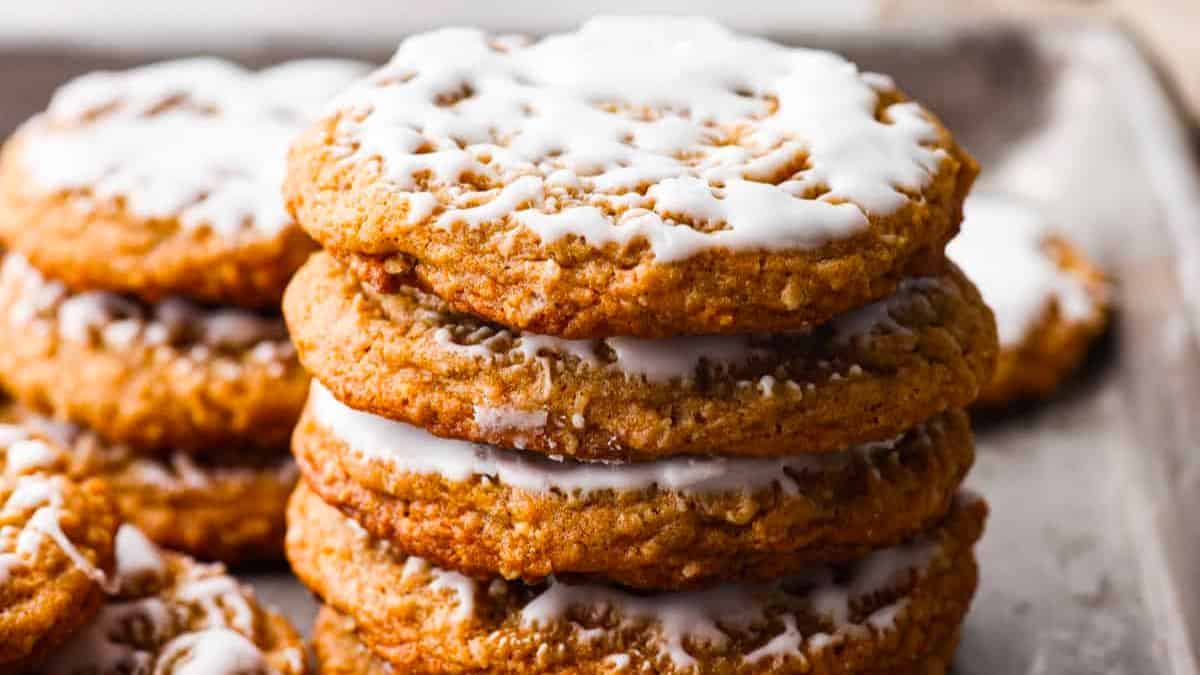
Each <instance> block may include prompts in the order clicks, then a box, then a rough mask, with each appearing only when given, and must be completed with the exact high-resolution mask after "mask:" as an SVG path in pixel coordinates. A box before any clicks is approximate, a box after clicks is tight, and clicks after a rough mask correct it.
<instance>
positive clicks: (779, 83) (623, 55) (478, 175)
mask: <svg viewBox="0 0 1200 675" xmlns="http://www.w3.org/2000/svg"><path fill="white" fill-rule="evenodd" d="M334 110H335V111H334V112H333V113H331V114H330V115H328V116H327V117H325V118H324V119H323V120H321V121H319V122H318V123H317V124H315V125H314V126H312V127H311V128H310V129H309V130H308V131H307V132H305V134H304V135H303V136H301V137H300V138H299V139H298V140H297V141H296V142H295V143H294V144H293V146H292V149H291V152H290V155H289V163H288V175H287V182H286V185H285V194H286V197H287V203H288V207H289V208H290V209H291V211H292V213H293V214H295V215H296V218H297V220H298V221H299V222H300V224H301V225H302V226H303V227H304V228H305V229H306V230H307V231H308V232H309V233H310V234H312V235H313V236H314V237H315V238H316V239H317V240H318V241H319V242H320V243H321V244H322V245H323V246H324V247H325V248H326V249H328V250H330V251H333V252H335V253H338V254H339V255H340V256H343V257H352V258H354V259H355V260H356V263H355V264H356V265H357V266H359V267H361V268H362V269H363V274H362V276H364V277H366V278H369V279H370V280H372V281H373V282H375V283H377V284H379V285H381V286H387V285H389V284H391V283H395V282H400V283H406V284H410V285H416V286H420V287H423V288H425V289H427V290H432V291H433V292H435V293H436V294H438V295H440V296H441V297H443V298H445V299H446V300H447V301H448V302H450V303H451V304H452V305H453V306H454V307H456V308H457V309H459V310H463V311H469V312H473V313H475V314H478V315H481V316H484V317H487V318H488V319H491V320H494V321H496V322H498V323H503V324H505V325H508V326H513V327H516V328H520V329H524V330H531V331H535V332H539V333H545V334H551V335H557V336H562V337H568V338H584V337H605V336H615V335H636V336H641V337H662V336H666V335H674V334H680V333H684V334H712V333H726V334H729V333H747V332H755V331H778V330H783V329H794V328H799V327H804V326H808V325H813V324H815V323H819V322H821V321H824V320H826V319H828V318H830V317H832V316H834V315H835V314H838V313H841V312H843V311H846V310H848V309H850V308H853V307H856V306H858V305H862V304H865V303H867V302H869V301H871V300H875V299H878V298H880V297H882V296H885V295H887V294H888V293H890V292H891V291H892V290H893V289H894V287H895V285H896V284H897V283H898V282H899V281H900V279H902V278H904V277H905V276H911V275H912V274H917V273H921V272H922V271H924V270H925V269H926V268H927V266H928V265H929V264H930V262H931V261H933V260H936V258H938V257H940V255H941V251H942V248H943V247H944V245H945V243H946V241H948V240H949V239H950V237H952V236H953V235H954V233H955V232H956V231H957V229H958V224H959V221H960V219H961V205H962V200H963V198H964V196H965V194H966V192H967V190H968V188H969V186H970V184H971V182H972V181H973V179H974V176H975V173H976V167H975V164H974V162H973V161H972V160H971V159H970V158H969V157H968V156H967V155H966V154H965V153H964V152H963V151H961V150H960V149H959V148H958V147H957V146H956V145H955V143H954V141H953V139H952V138H951V136H950V134H949V132H948V131H946V130H945V129H944V128H943V127H942V126H941V125H940V124H939V123H938V122H937V121H936V120H935V119H934V118H933V117H932V115H930V114H929V113H928V112H927V111H925V110H924V109H923V108H922V107H920V106H919V105H918V104H916V103H913V102H909V101H906V100H905V99H904V96H903V95H902V94H901V93H900V92H898V91H897V90H896V89H895V88H894V86H893V85H892V83H891V82H890V81H889V80H888V79H887V78H885V77H882V76H878V75H873V74H864V73H860V72H859V71H858V69H857V68H856V67H855V66H854V65H853V64H851V63H849V62H847V61H845V60H844V59H842V58H840V57H838V56H836V55H833V54H830V53H828V52H821V51H814V50H805V49H791V48H786V47H783V46H781V45H777V44H775V43H771V42H767V41H765V40H760V39H756V38H750V37H744V36H739V35H736V34H733V33H730V32H728V31H726V30H724V29H722V28H721V27H719V26H717V25H715V24H712V23H709V22H706V21H702V20H695V19H646V18H641V19H636V18H625V19H621V18H600V19H595V20H592V21H589V22H588V23H587V24H585V25H584V26H583V27H582V28H581V29H580V30H579V31H577V32H574V33H568V34H560V35H554V36H550V37H547V38H545V39H543V40H540V41H536V42H525V41H521V40H519V39H512V38H497V37H492V36H488V35H486V34H484V33H481V32H479V31H475V30H469V29H447V30H441V31H436V32H433V33H427V34H423V35H418V36H415V37H413V38H410V39H408V40H406V41H405V42H403V43H402V44H401V45H400V48H399V50H398V51H397V52H396V54H395V56H394V57H393V58H392V60H391V62H390V63H389V64H388V65H386V66H385V67H383V68H382V69H380V70H379V71H376V72H375V73H374V74H373V75H372V76H370V77H369V78H368V79H367V80H366V81H364V82H361V83H359V84H358V85H355V86H354V87H353V88H351V89H350V90H348V91H347V92H346V93H345V94H344V95H343V96H340V97H339V98H338V99H337V102H336V104H335V106H334Z"/></svg>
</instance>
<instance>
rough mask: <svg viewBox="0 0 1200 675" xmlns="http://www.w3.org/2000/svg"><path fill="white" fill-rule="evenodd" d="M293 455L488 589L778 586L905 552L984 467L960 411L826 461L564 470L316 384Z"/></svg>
mask: <svg viewBox="0 0 1200 675" xmlns="http://www.w3.org/2000/svg"><path fill="white" fill-rule="evenodd" d="M292 447H293V451H294V452H295V454H296V457H297V460H298V461H299V463H300V466H301V467H302V469H303V471H304V475H305V480H306V483H307V485H308V486H309V487H310V488H311V489H312V490H313V491H315V492H316V493H318V494H319V495H321V497H322V498H323V499H324V500H325V501H326V502H328V503H330V504H332V505H335V506H337V507H339V508H340V509H341V510H342V511H343V512H345V513H346V514H347V515H350V516H352V517H353V518H354V519H355V520H356V521H358V522H359V523H361V524H362V526H363V527H364V528H366V529H367V530H368V531H370V532H371V533H373V534H374V535H376V536H378V537H380V538H381V539H384V540H387V541H389V542H391V543H392V544H393V546H394V547H395V548H396V549H397V550H398V551H403V552H404V553H408V554H411V555H417V556H421V557H423V558H426V559H428V560H429V561H430V562H431V563H432V564H435V565H439V566H442V567H447V568H450V569H455V570H458V571H460V572H464V573H466V574H468V575H470V576H474V577H477V578H492V577H495V576H503V577H506V578H520V579H524V580H525V581H530V582H534V581H540V580H542V579H544V578H545V577H547V576H549V575H552V574H553V575H564V574H575V575H589V576H595V577H602V578H604V579H608V580H612V581H615V582H617V583H620V584H623V585H626V586H635V587H640V588H654V589H676V588H694V587H698V586H702V585H705V584H711V583H713V582H715V581H720V580H727V579H739V580H765V579H772V578H774V577H778V576H783V575H786V574H790V573H793V572H795V571H797V570H799V569H802V568H803V567H804V566H805V564H807V563H811V562H814V561H819V562H826V561H843V560H850V559H853V558H857V557H861V556H863V555H866V554H867V553H869V552H870V551H872V550H874V549H878V548H883V547H886V546H891V545H894V544H897V543H900V542H901V541H904V540H906V539H908V538H910V537H912V536H913V535H915V534H916V533H917V532H919V531H921V530H923V529H925V528H926V527H928V526H929V524H931V523H933V522H936V521H937V520H940V519H941V518H942V516H943V515H945V512H946V509H948V508H949V506H950V502H951V500H952V499H953V497H954V494H955V493H956V492H957V490H958V486H959V484H960V483H961V482H962V479H963V477H964V476H965V475H966V472H967V470H968V469H969V468H970V467H971V463H972V460H973V458H974V452H973V445H972V441H971V430H970V424H969V422H968V420H967V418H966V415H965V414H964V413H962V412H961V411H955V412H953V413H946V414H944V415H941V416H938V417H935V418H933V419H932V420H930V421H928V422H926V423H925V424H923V425H921V426H919V427H917V428H915V429H913V430H910V431H909V432H907V433H905V434H902V435H900V436H898V437H897V438H895V439H893V440H892V441H890V442H881V443H875V444H869V445H864V446H859V447H856V448H853V449H849V450H843V451H841V452H836V453H827V454H823V455H815V456H813V455H808V456H799V457H794V458H786V459H752V458H747V459H728V458H722V457H697V458H691V457H686V458H673V459H661V460H655V461H650V462H638V463H632V464H614V463H600V462H580V461H577V460H572V459H563V460H561V461H555V460H552V459H548V458H546V457H544V456H541V455H537V454H534V453H529V452H524V451H520V450H507V449H501V448H494V447H487V446H479V445H474V444H471V443H467V442H464V441H455V440H448V439H442V438H437V437H436V436H433V435H431V434H429V433H428V432H426V431H423V430H421V429H419V428H417V427H413V426H409V425H407V424H404V423H402V422H393V421H390V420H387V419H384V418H381V417H376V416H373V415H370V414H368V413H360V412H357V411H354V410H352V409H350V408H348V407H346V406H345V405H344V404H342V403H339V402H338V401H337V400H336V399H334V398H333V396H332V395H330V394H329V392H328V391H326V390H325V389H323V388H322V387H320V385H314V389H313V393H312V396H311V398H310V400H309V406H308V409H307V411H306V413H305V415H304V417H302V418H301V422H300V426H299V427H297V430H296V433H295V435H294V437H293V446H292Z"/></svg>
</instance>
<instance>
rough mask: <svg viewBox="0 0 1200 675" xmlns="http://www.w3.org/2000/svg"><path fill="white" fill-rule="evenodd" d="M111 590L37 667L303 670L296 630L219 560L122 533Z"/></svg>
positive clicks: (175, 673)
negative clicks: (199, 559)
mask: <svg viewBox="0 0 1200 675" xmlns="http://www.w3.org/2000/svg"><path fill="white" fill-rule="evenodd" d="M116 539H117V544H116V546H117V563H116V573H115V575H114V577H113V587H112V589H111V592H112V595H111V597H110V598H109V600H108V601H107V602H106V604H105V605H104V606H103V607H102V608H101V609H100V612H99V614H98V615H97V616H96V617H95V618H94V619H93V620H92V621H91V622H90V623H89V624H88V625H86V626H85V627H84V628H83V629H81V630H80V631H79V632H78V633H77V634H76V635H75V636H74V637H72V638H71V640H70V641H68V642H67V643H66V644H65V645H64V646H63V647H62V648H61V649H60V650H58V651H57V652H56V653H55V654H54V655H53V656H52V657H51V658H50V659H49V660H48V661H47V662H46V663H44V664H43V665H42V666H41V668H40V669H39V671H38V672H41V673H45V674H46V675H84V674H85V673H86V674H87V675H120V674H121V673H150V672H154V673H156V674H162V675H304V673H307V672H308V670H307V657H306V656H305V652H304V647H303V643H302V642H301V640H300V636H299V635H298V634H297V633H296V632H295V630H294V629H293V628H292V627H291V626H290V625H289V624H288V623H287V622H286V621H285V620H284V619H283V618H282V617H280V616H278V615H276V614H274V613H273V612H269V611H267V610H264V609H262V608H261V607H259V606H258V603H257V601H256V600H255V598H254V594H253V592H252V591H251V590H250V589H249V588H247V587H245V586H242V585H241V584H239V583H238V582H237V581H236V580H235V579H234V578H233V577H230V576H228V575H227V574H225V571H224V569H223V568H222V567H221V566H220V565H201V564H198V563H196V562H194V561H192V560H191V559H189V558H186V557H184V556H180V555H175V554H171V553H164V552H160V551H159V550H158V549H157V548H156V547H155V546H154V545H153V544H152V543H151V542H150V541H149V540H148V539H147V538H146V537H145V535H143V534H142V533H141V532H140V531H139V530H138V529H137V528H135V527H133V526H131V525H122V526H121V529H120V530H119V531H118V532H117V538H116Z"/></svg>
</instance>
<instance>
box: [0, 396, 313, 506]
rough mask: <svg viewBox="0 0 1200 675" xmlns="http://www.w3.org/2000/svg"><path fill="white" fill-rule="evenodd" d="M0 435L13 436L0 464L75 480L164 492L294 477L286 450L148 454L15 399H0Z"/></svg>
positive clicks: (18, 471) (11, 470) (14, 472)
mask: <svg viewBox="0 0 1200 675" xmlns="http://www.w3.org/2000/svg"><path fill="white" fill-rule="evenodd" d="M0 439H12V440H13V442H14V445H13V446H12V447H13V448H16V449H17V450H18V452H13V451H10V452H9V453H8V454H9V457H8V458H7V469H5V466H6V462H5V458H3V457H0V469H5V470H6V471H7V472H8V473H9V474H10V475H14V476H16V475H21V474H26V473H33V472H41V471H46V472H52V473H62V474H65V475H67V476H70V477H72V478H74V479H76V480H79V479H83V478H88V477H93V476H94V477H100V478H103V479H105V480H106V481H107V482H109V484H110V487H112V488H114V489H115V488H116V487H117V486H125V487H128V486H133V485H138V486H148V487H152V488H154V489H156V490H160V491H162V493H164V494H170V493H180V492H183V491H186V490H205V489H210V488H217V487H219V486H229V485H235V484H239V483H243V484H244V483H248V482H251V481H255V480H262V479H268V478H272V477H273V478H274V479H275V480H276V482H278V483H279V484H280V485H291V484H293V483H295V480H296V477H297V474H298V470H297V468H296V465H295V463H294V462H293V461H292V458H291V456H290V455H286V454H283V455H279V456H271V455H268V456H258V454H259V453H251V454H249V455H248V454H247V452H246V451H245V449H244V448H230V449H229V450H228V452H215V453H212V454H210V455H205V456H204V457H202V458H196V457H193V456H192V455H191V454H190V453H187V452H179V451H176V452H171V453H168V454H165V455H164V454H156V455H151V456H147V455H145V454H143V453H140V452H138V451H137V450H135V449H133V448H130V447H129V446H126V445H123V444H121V443H110V442H108V441H106V440H105V439H103V438H101V437H100V435H99V434H97V433H96V432H94V431H92V430H90V429H87V428H86V427H82V426H79V425H77V424H73V423H71V422H65V421H61V420H55V419H51V418H49V417H45V416H42V415H38V414H37V413H34V412H32V411H30V410H28V409H26V408H23V407H21V406H20V405H17V404H15V403H7V404H6V403H0Z"/></svg>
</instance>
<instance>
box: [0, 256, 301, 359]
mask: <svg viewBox="0 0 1200 675" xmlns="http://www.w3.org/2000/svg"><path fill="white" fill-rule="evenodd" d="M0 284H2V285H3V286H4V287H5V288H6V289H9V292H11V293H13V294H14V295H15V297H14V298H13V299H12V301H11V302H12V304H11V307H10V309H9V316H8V319H9V321H10V322H11V323H13V324H14V325H17V326H27V325H35V326H53V327H54V328H55V330H57V332H58V334H59V335H60V336H61V337H63V338H65V339H67V340H71V341H74V342H81V343H84V344H92V343H93V342H99V343H100V344H103V345H105V346H107V347H109V348H112V349H128V348H131V347H133V346H135V345H138V344H142V345H148V346H180V345H188V344H196V345H199V346H203V347H208V348H211V349H227V350H250V352H251V353H252V354H253V355H254V357H255V359H256V360H262V359H264V358H275V359H277V361H276V362H279V361H284V360H287V359H290V358H291V357H292V356H293V355H294V351H293V349H292V347H291V346H290V343H288V341H287V328H286V326H285V325H284V323H283V320H282V319H277V318H266V317H262V316H258V315H256V314H253V313H251V312H247V311H243V310H238V309H232V308H219V309H207V308H204V307H201V306H199V305H196V304H195V303H192V302H190V301H188V300H185V299H183V298H168V299H166V300H163V301H161V302H158V303H154V304H150V305H145V304H142V303H138V302H135V301H133V300H131V299H129V298H126V297H125V296H122V295H119V294H117V293H111V292H107V291H87V292H83V293H70V292H68V291H67V289H66V287H64V286H63V285H62V284H61V283H60V282H58V281H51V280H49V279H47V278H45V277H44V276H43V275H42V274H41V272H39V271H38V270H37V269H36V268H35V267H33V266H32V265H30V264H29V262H28V261H27V260H26V259H25V258H24V257H23V256H21V255H19V254H16V253H9V254H7V255H6V256H5V257H4V262H3V264H2V265H0ZM195 356H199V357H201V359H203V358H207V357H208V356H209V353H207V352H205V353H199V354H195ZM198 360H200V359H198Z"/></svg>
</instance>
